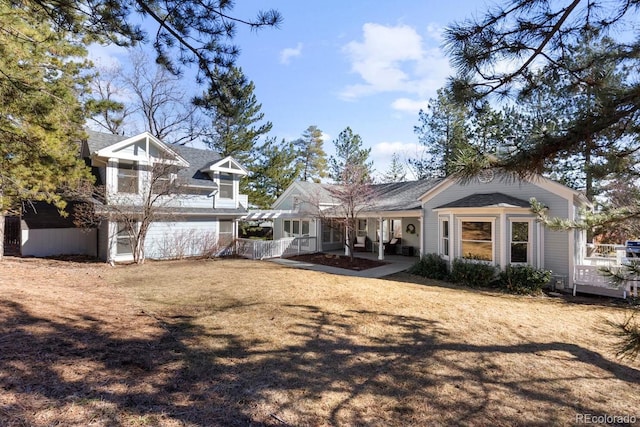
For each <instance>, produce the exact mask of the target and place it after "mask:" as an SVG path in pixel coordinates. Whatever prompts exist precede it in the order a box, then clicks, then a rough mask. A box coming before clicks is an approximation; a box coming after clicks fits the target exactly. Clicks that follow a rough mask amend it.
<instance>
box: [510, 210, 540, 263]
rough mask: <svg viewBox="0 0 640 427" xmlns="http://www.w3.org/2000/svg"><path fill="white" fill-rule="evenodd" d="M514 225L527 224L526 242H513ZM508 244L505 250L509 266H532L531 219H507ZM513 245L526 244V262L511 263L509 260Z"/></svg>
mask: <svg viewBox="0 0 640 427" xmlns="http://www.w3.org/2000/svg"><path fill="white" fill-rule="evenodd" d="M514 223H526V224H527V241H526V242H514V241H513V224H514ZM508 241H509V244H508V246H507V247H506V248H505V249H506V250H508V251H509V252H508V254H509V264H511V265H533V244H532V243H533V242H532V241H533V220H532V219H531V218H509V236H508ZM514 243H526V244H527V261H526V262H513V261H512V260H511V245H513V244H514Z"/></svg>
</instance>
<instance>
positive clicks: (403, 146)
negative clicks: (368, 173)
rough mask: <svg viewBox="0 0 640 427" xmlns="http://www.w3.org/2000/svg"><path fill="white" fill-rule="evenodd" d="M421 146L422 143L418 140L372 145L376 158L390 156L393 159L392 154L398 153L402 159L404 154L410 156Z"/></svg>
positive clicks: (373, 154)
mask: <svg viewBox="0 0 640 427" xmlns="http://www.w3.org/2000/svg"><path fill="white" fill-rule="evenodd" d="M419 148H420V144H419V143H417V142H401V141H393V142H387V141H385V142H379V143H377V144H375V145H374V146H373V147H371V156H372V157H374V158H389V160H391V155H392V154H397V155H398V156H399V157H400V159H402V158H403V157H404V156H410V155H413V154H415V153H416V152H417V151H418V150H419Z"/></svg>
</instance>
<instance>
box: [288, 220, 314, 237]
mask: <svg viewBox="0 0 640 427" xmlns="http://www.w3.org/2000/svg"><path fill="white" fill-rule="evenodd" d="M287 224H289V227H287ZM305 225H306V228H307V233H303V230H304V228H305ZM287 228H289V230H288V231H287ZM282 234H283V236H284V237H310V236H311V221H310V220H308V219H284V220H282Z"/></svg>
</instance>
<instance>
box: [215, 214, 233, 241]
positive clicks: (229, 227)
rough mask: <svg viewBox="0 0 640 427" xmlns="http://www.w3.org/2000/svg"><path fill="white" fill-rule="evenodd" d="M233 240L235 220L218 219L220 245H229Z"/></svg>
mask: <svg viewBox="0 0 640 427" xmlns="http://www.w3.org/2000/svg"><path fill="white" fill-rule="evenodd" d="M232 241H233V221H232V220H228V219H221V220H218V242H219V243H220V245H228V244H230V243H231V242H232Z"/></svg>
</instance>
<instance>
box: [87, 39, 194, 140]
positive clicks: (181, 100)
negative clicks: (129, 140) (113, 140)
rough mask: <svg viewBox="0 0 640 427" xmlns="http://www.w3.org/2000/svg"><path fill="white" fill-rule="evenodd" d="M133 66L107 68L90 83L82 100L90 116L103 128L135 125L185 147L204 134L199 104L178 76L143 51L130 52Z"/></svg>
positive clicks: (118, 131) (116, 130)
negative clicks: (88, 93) (89, 96)
mask: <svg viewBox="0 0 640 427" xmlns="http://www.w3.org/2000/svg"><path fill="white" fill-rule="evenodd" d="M129 57H130V60H131V61H130V62H131V69H130V70H123V69H122V68H120V67H115V68H105V69H103V70H100V72H99V75H98V76H97V77H96V78H95V79H94V81H93V82H92V84H91V87H92V95H93V99H91V100H89V101H87V102H86V108H87V111H88V112H89V113H90V114H91V115H92V117H91V119H92V121H93V122H95V123H96V124H97V125H98V126H99V127H100V128H102V129H103V130H105V129H106V130H107V131H109V132H111V133H113V134H118V135H119V134H122V133H124V131H125V130H126V129H129V128H131V130H132V133H138V132H139V131H140V129H135V127H136V125H134V124H135V123H139V124H140V126H143V127H144V130H145V131H147V132H149V133H151V134H152V135H153V136H155V137H156V138H158V139H160V140H162V141H164V142H167V143H171V144H180V145H184V144H187V143H189V142H192V141H195V140H197V139H198V138H200V137H201V136H202V135H203V127H202V125H201V124H202V123H204V120H203V118H202V116H201V111H200V108H199V107H197V106H196V105H195V104H194V103H193V99H192V96H190V95H189V94H188V92H187V90H186V88H185V87H184V86H183V85H182V80H181V78H180V76H176V75H174V74H172V73H171V72H169V71H168V70H167V69H166V68H165V67H163V66H161V65H157V64H154V66H152V67H150V66H149V64H150V63H153V61H151V60H150V59H149V57H148V56H147V55H146V54H145V53H144V52H143V51H141V50H133V51H131V52H130V55H129Z"/></svg>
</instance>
